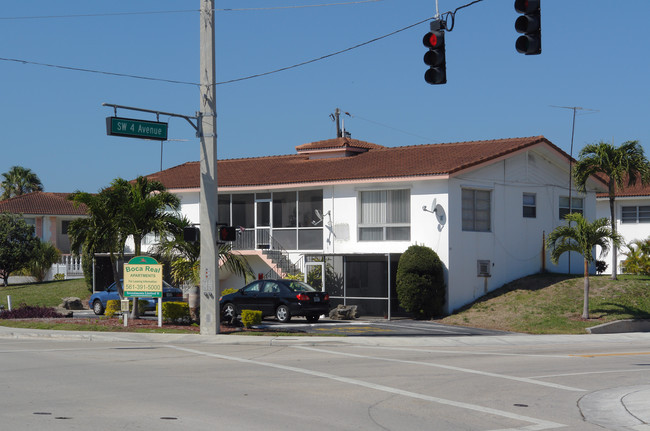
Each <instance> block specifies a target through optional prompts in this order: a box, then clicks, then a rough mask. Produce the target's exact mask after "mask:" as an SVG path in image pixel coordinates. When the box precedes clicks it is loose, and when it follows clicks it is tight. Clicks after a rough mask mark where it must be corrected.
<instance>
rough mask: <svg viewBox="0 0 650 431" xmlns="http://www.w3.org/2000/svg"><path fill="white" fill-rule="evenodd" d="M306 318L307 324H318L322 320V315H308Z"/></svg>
mask: <svg viewBox="0 0 650 431" xmlns="http://www.w3.org/2000/svg"><path fill="white" fill-rule="evenodd" d="M306 317H307V322H309V323H316V322H318V319H320V314H308V315H307V316H306Z"/></svg>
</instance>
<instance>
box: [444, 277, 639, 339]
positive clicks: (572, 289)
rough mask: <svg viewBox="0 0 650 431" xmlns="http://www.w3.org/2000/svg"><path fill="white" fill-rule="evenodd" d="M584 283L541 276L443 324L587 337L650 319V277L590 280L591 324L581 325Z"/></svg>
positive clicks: (498, 292)
mask: <svg viewBox="0 0 650 431" xmlns="http://www.w3.org/2000/svg"><path fill="white" fill-rule="evenodd" d="M583 292H584V278H583V277H582V276H567V275H560V274H536V275H531V276H528V277H524V278H521V279H519V280H515V281H513V282H512V283H508V284H506V285H505V286H503V287H501V288H500V289H497V290H495V291H493V292H491V293H489V294H488V295H486V296H484V297H482V298H480V299H478V300H477V301H476V302H474V303H473V304H471V305H469V306H467V307H464V308H463V309H461V310H459V311H458V312H456V313H454V314H453V315H451V316H448V317H445V318H444V319H440V320H439V322H441V323H446V324H452V325H463V326H471V327H476V328H487V329H500V330H506V331H513V332H525V333H530V334H584V333H585V332H586V331H585V329H586V328H588V327H591V326H596V325H600V324H602V323H606V322H612V321H614V320H623V319H648V318H650V277H647V276H634V275H619V279H618V280H611V279H610V276H609V275H602V276H592V277H590V293H589V317H590V318H589V319H582V317H581V316H582V305H583V298H584V295H583Z"/></svg>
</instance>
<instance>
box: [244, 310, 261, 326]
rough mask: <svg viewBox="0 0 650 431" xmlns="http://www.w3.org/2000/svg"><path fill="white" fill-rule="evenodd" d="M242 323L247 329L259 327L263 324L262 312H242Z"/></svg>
mask: <svg viewBox="0 0 650 431" xmlns="http://www.w3.org/2000/svg"><path fill="white" fill-rule="evenodd" d="M241 323H242V324H243V325H244V326H245V327H247V328H250V327H252V326H254V325H259V324H260V323H262V312H261V311H260V310H242V311H241Z"/></svg>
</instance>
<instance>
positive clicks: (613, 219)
mask: <svg viewBox="0 0 650 431" xmlns="http://www.w3.org/2000/svg"><path fill="white" fill-rule="evenodd" d="M609 187H610V190H609V214H610V217H611V219H610V220H611V222H612V232H613V233H616V207H615V206H614V194H613V192H614V191H613V190H612V184H610V186H609ZM617 251H618V250H617V248H616V244H614V243H613V242H612V280H616V279H617V278H616V274H617V273H618V268H617V267H618V265H617V264H616V263H617V262H616V259H617V254H618V253H617Z"/></svg>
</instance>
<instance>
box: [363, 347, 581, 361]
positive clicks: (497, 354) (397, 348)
mask: <svg viewBox="0 0 650 431" xmlns="http://www.w3.org/2000/svg"><path fill="white" fill-rule="evenodd" d="M354 347H355V348H358V349H378V350H379V349H382V350H398V351H399V350H404V351H411V352H423V353H460V354H463V355H477V356H482V355H486V356H527V357H534V358H564V359H574V358H575V357H574V356H570V355H538V354H532V353H499V352H480V351H479V352H476V351H472V352H467V351H463V350H438V349H436V350H427V349H416V348H414V347H382V346H354Z"/></svg>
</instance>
